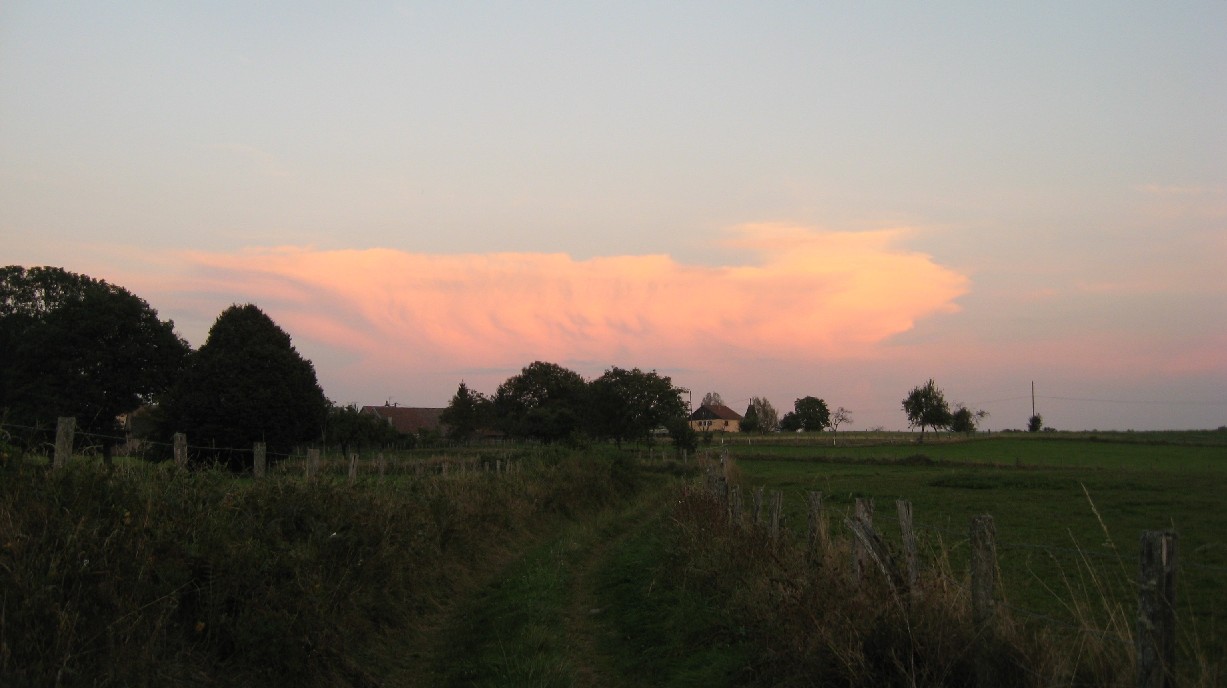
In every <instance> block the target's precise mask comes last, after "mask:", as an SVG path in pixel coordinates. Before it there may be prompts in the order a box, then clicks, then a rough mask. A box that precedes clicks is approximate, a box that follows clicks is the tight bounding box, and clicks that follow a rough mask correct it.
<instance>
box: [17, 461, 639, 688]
mask: <svg viewBox="0 0 1227 688" xmlns="http://www.w3.org/2000/svg"><path fill="white" fill-rule="evenodd" d="M518 458H519V459H520V467H519V469H518V470H517V472H516V473H515V474H513V475H510V476H508V475H494V474H491V473H470V474H466V475H462V476H451V477H447V478H442V477H432V478H429V479H422V480H407V479H402V480H398V481H394V482H388V483H375V482H363V481H360V482H358V483H356V484H349V483H348V482H340V481H328V480H321V481H315V482H304V481H302V480H301V479H298V478H282V479H270V480H264V481H259V482H253V481H249V480H243V479H236V478H234V477H233V476H230V475H227V474H222V473H216V472H197V473H193V472H187V471H179V470H175V469H174V468H173V467H169V466H163V467H150V466H144V467H140V468H139V469H137V470H119V471H114V472H109V473H108V472H103V471H101V470H99V469H98V468H97V467H93V466H76V467H72V468H69V469H66V470H60V471H53V472H50V473H48V472H46V471H45V470H43V469H33V470H32V469H30V468H29V467H26V466H21V465H19V466H17V467H11V468H9V469H6V470H5V472H4V474H3V475H2V476H0V590H3V596H2V597H0V685H6V686H7V685H13V686H22V685H68V686H71V685H100V686H106V685H123V686H140V685H151V686H152V685H158V686H161V685H285V684H298V685H302V686H365V685H379V684H381V683H383V681H384V679H385V677H386V676H388V675H389V674H392V673H395V672H396V671H397V670H398V669H399V664H398V662H399V659H398V656H397V655H398V653H397V652H396V651H395V650H397V649H398V648H396V644H395V642H393V641H392V640H391V639H399V638H403V639H404V640H403V641H399V640H398V641H396V642H409V641H411V640H412V639H413V638H414V637H415V636H416V634H418V633H420V632H421V631H420V630H419V628H418V627H419V625H421V624H422V622H423V621H428V620H429V619H431V618H432V615H434V614H435V613H436V611H437V610H438V609H439V608H440V607H442V606H444V605H446V604H448V601H449V600H450V599H451V598H452V597H453V596H455V595H456V594H462V593H463V592H464V591H465V590H467V589H468V588H470V587H471V586H472V585H473V584H474V583H473V581H476V580H479V579H480V578H481V577H482V576H483V575H484V574H485V569H486V567H488V566H490V565H491V563H492V562H498V561H501V560H502V559H506V557H507V556H508V554H509V552H511V551H513V550H514V549H515V548H516V546H517V544H518V543H523V542H529V541H533V540H534V539H535V538H536V535H535V533H536V532H538V531H540V530H541V529H549V528H553V527H554V525H553V524H556V523H558V522H559V521H560V520H565V519H569V518H579V517H583V516H584V515H586V514H591V513H593V512H594V510H599V509H600V508H602V507H603V506H606V505H609V504H612V503H615V502H617V501H618V500H621V499H624V498H626V497H627V496H628V495H630V494H632V493H633V492H634V490H635V487H636V484H635V479H634V476H635V471H634V469H633V467H632V466H629V465H628V464H627V463H626V462H625V461H621V460H618V459H608V458H601V457H592V456H589V457H578V456H567V455H562V454H546V455H534V456H523V457H518Z"/></svg>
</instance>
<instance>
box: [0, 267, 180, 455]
mask: <svg viewBox="0 0 1227 688" xmlns="http://www.w3.org/2000/svg"><path fill="white" fill-rule="evenodd" d="M188 350H189V348H188V345H187V342H185V341H184V340H183V339H182V338H180V337H179V336H178V335H176V334H175V332H174V323H173V322H171V321H165V322H163V321H162V320H159V319H158V313H157V311H156V310H154V309H153V308H151V307H150V306H149V304H148V303H146V302H145V301H144V300H143V299H140V298H138V297H137V296H135V295H133V294H132V293H131V292H129V291H127V290H126V289H124V288H122V287H119V286H116V285H113V284H108V283H107V282H104V281H102V280H97V279H94V278H92V277H88V276H86V275H80V274H77V273H73V272H68V271H66V270H64V269H62V268H56V267H35V268H30V269H28V270H27V269H25V268H23V267H20V266H15V265H12V266H8V267H5V268H0V409H3V410H4V411H3V412H0V415H4V416H5V417H6V418H7V420H8V422H10V423H14V424H18V425H25V426H27V427H39V426H45V427H48V428H53V427H54V424H55V419H56V418H57V417H58V416H73V417H75V418H76V419H77V423H78V427H80V428H82V429H84V430H85V431H87V432H90V433H96V434H97V436H96V437H94V438H91V441H92V442H94V443H96V444H98V445H100V446H101V447H102V449H103V457H104V460H105V461H106V462H107V463H108V464H109V463H110V459H111V450H112V447H113V445H114V444H116V442H117V441H119V439H120V437H119V435H120V428H119V425H118V417H119V416H120V415H121V414H124V413H128V412H131V411H134V410H136V409H137V408H138V407H140V406H141V405H142V404H148V403H151V402H154V401H156V400H157V399H158V397H159V396H160V395H161V394H162V393H164V392H165V390H166V389H167V388H168V387H169V385H170V384H171V381H172V380H173V378H174V376H175V375H176V374H177V373H178V372H179V371H180V369H181V368H182V365H183V361H184V357H185V356H186V355H187V353H188ZM31 439H35V438H31Z"/></svg>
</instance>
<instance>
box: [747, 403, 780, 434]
mask: <svg viewBox="0 0 1227 688" xmlns="http://www.w3.org/2000/svg"><path fill="white" fill-rule="evenodd" d="M747 421H749V422H750V426H749V427H746V422H747ZM779 427H780V415H779V413H777V412H776V410H775V407H774V406H772V405H771V402H770V401H767V400H766V399H764V398H763V397H751V398H750V405H749V406H747V407H746V415H745V417H744V418H743V419H742V421H741V431H742V432H758V433H768V432H775V431H776V430H777V429H779Z"/></svg>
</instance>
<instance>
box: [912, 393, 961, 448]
mask: <svg viewBox="0 0 1227 688" xmlns="http://www.w3.org/2000/svg"><path fill="white" fill-rule="evenodd" d="M903 411H904V413H906V414H907V422H908V427H913V428H915V427H919V428H920V441H921V442H924V437H925V427H926V426H927V427H930V428H933V430H934V431H937V430H938V429H940V428H948V427H950V424H951V423H953V422H954V415H953V414H952V413H951V412H950V404H949V403H947V402H946V395H945V393H943V392H942V390H941V388H940V387H938V386H937V383H935V382H933V379H932V378H929V381H928V382H926V383H924V384H923V385H920V386H919V387H913V388H912V391H911V392H908V395H907V397H906V398H905V399H904V400H903Z"/></svg>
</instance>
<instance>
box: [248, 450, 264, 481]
mask: <svg viewBox="0 0 1227 688" xmlns="http://www.w3.org/2000/svg"><path fill="white" fill-rule="evenodd" d="M251 455H252V460H251V475H252V477H254V478H256V479H257V480H259V479H260V478H263V477H264V472H265V470H266V469H267V468H268V446H267V445H266V444H264V443H263V442H256V443H255V444H253V445H252V446H251Z"/></svg>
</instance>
